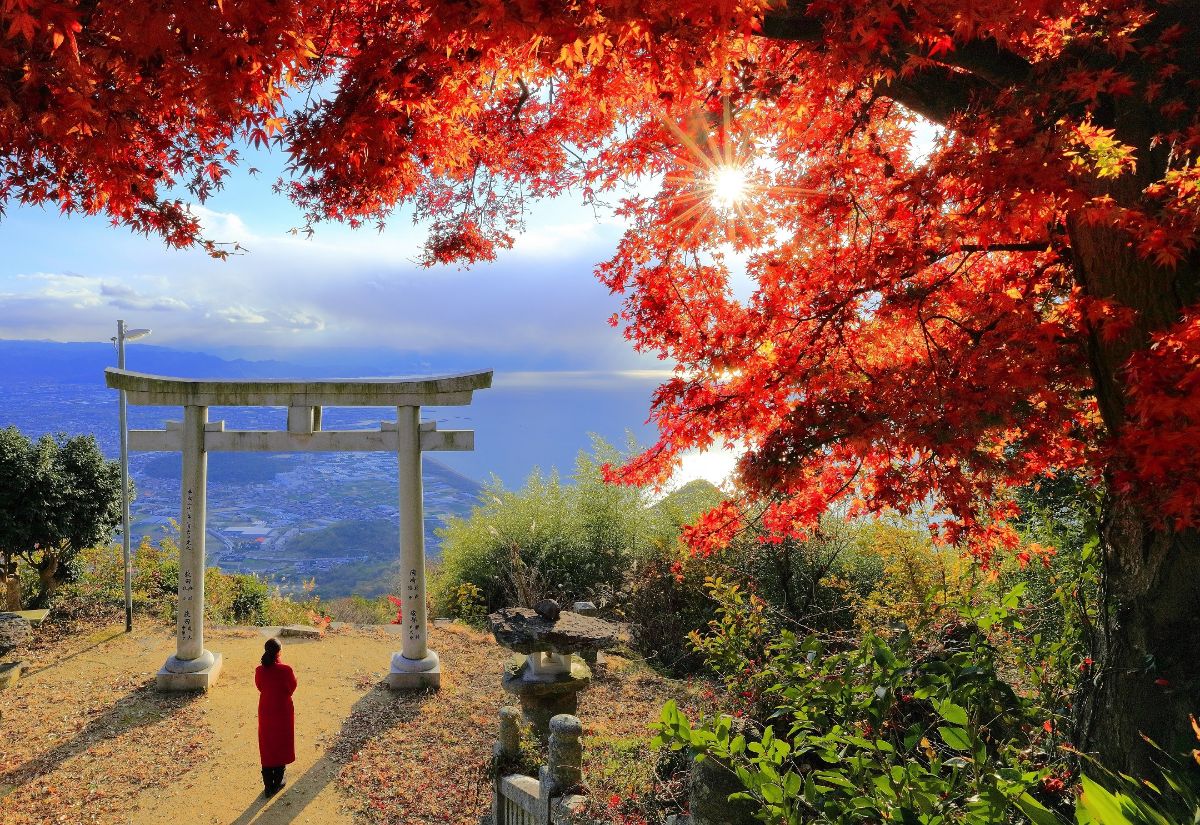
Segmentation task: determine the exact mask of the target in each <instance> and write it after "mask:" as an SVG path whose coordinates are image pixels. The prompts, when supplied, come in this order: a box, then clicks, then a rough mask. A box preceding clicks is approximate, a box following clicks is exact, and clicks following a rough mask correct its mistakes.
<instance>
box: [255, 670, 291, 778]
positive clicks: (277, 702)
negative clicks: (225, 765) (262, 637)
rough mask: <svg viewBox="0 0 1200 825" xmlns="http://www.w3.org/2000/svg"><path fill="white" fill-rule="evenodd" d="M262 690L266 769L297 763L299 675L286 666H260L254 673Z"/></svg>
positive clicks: (260, 749) (261, 741)
mask: <svg viewBox="0 0 1200 825" xmlns="http://www.w3.org/2000/svg"><path fill="white" fill-rule="evenodd" d="M254 686H255V687H257V688H258V755H259V758H260V759H261V760H262V766H263V767H264V768H277V767H279V766H281V765H290V764H292V763H293V762H295V761H296V711H295V708H294V707H293V706H292V694H293V693H295V692H296V674H294V673H292V669H291V668H290V667H288V666H287V665H285V664H282V663H280V662H277V663H275V664H273V665H271V666H270V667H264V666H263V665H259V666H258V668H257V669H256V670H255V671H254Z"/></svg>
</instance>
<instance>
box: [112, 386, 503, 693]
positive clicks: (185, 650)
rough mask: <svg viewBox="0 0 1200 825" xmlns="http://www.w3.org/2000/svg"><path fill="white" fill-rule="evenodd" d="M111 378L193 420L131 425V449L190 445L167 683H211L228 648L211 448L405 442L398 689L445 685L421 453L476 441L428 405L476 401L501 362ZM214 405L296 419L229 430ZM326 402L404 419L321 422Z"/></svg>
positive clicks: (332, 448)
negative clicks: (208, 574) (214, 593)
mask: <svg viewBox="0 0 1200 825" xmlns="http://www.w3.org/2000/svg"><path fill="white" fill-rule="evenodd" d="M104 378H105V382H106V383H107V384H108V386H109V387H110V388H112V389H116V390H124V391H125V393H126V398H127V399H128V402H129V403H130V404H136V405H143V406H176V405H177V406H182V407H183V421H181V422H180V421H168V422H167V427H166V429H165V430H133V431H132V432H130V434H129V448H130V449H131V450H141V451H178V452H182V453H183V479H182V484H181V487H182V510H181V517H180V519H179V531H180V537H179V539H180V540H179V605H178V609H177V611H176V613H177V619H176V633H175V644H176V647H175V655H174V656H171V657H170V658H168V659H167V661H166V664H164V665H163V667H162V669H161V670H159V672H158V680H157V684H158V688H159V690H196V689H206V688H208V686H209V685H211V684H212V683H213V682H214V681H216V678H217V676H218V675H219V674H220V672H221V654H220V653H212V652H210V651H208V650H206V649H205V648H204V534H205V528H206V522H205V499H206V490H205V488H206V485H207V477H208V453H210V452H222V451H231V452H273V453H286V452H311V451H321V452H342V451H352V452H365V451H390V452H394V453H396V457H397V460H398V462H399V470H400V485H399V486H400V508H399V509H400V566H401V571H402V575H403V576H404V592H403V593H402V595H401V599H402V601H403V604H404V627H403V633H404V641H403V649H402V650H401V651H400V652H398V653H395V654H394V655H393V656H392V662H391V671H390V672H389V673H388V676H387V680H386V681H387V683H388V685H389V686H391V687H393V688H401V689H402V688H426V687H434V688H436V687H440V686H441V677H442V672H441V664H440V662H439V661H438V656H437V653H435V652H434V651H432V650H430V649H429V646H428V627H427V617H426V615H425V612H426V611H425V525H424V518H423V514H422V501H421V497H422V491H421V453H422V452H426V451H430V450H473V449H474V448H475V433H474V432H473V431H471V430H448V431H439V430H438V429H437V425H436V424H435V423H434V422H422V421H421V407H425V406H434V407H436V406H450V405H465V404H470V403H471V394H472V392H473V391H475V390H481V389H487V388H488V387H490V386H491V385H492V373H491V371H490V370H488V371H485V372H476V373H465V374H462V375H450V376H442V377H434V376H430V377H420V378H403V379H392V378H359V379H350V380H320V381H303V380H288V379H282V380H229V381H226V380H219V379H214V380H208V379H192V378H169V377H166V376H160V375H144V374H141V373H136V372H129V371H128V370H120V369H112V368H109V369H107V370H105V373H104ZM209 407H287V411H288V416H287V430H279V431H254V430H226V429H225V422H224V421H209V420H208V408H209ZM323 407H395V408H396V420H395V421H394V422H388V421H385V422H383V423H382V424H381V426H380V428H379V429H378V430H323V429H321V409H322V408H323Z"/></svg>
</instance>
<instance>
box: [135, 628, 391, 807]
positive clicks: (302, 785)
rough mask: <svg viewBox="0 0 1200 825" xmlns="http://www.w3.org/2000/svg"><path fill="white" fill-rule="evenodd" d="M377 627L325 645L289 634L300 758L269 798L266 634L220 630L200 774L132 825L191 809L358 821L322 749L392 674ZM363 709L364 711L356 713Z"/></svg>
mask: <svg viewBox="0 0 1200 825" xmlns="http://www.w3.org/2000/svg"><path fill="white" fill-rule="evenodd" d="M388 636H389V634H386V633H383V632H379V631H373V632H368V631H355V632H347V633H339V634H336V635H333V636H331V637H329V638H326V639H322V640H320V641H292V640H287V639H285V640H284V644H285V646H284V651H283V656H282V660H283V661H285V662H287V663H288V664H289V665H291V666H292V668H293V669H294V670H295V671H296V674H297V678H298V680H299V682H300V686H299V688H298V689H297V691H296V695H295V697H294V701H295V705H296V762H295V764H293V765H290V766H289V767H288V771H287V783H288V784H287V786H286V787H285V788H284V790H283V791H282V792H280V793H279V794H277V795H276V796H275V797H274V798H273V799H270V800H268V799H265V798H264V797H263V795H262V778H261V776H260V774H259V763H258V739H257V727H256V725H257V722H256V718H257V717H256V712H257V711H256V709H257V707H258V691H257V690H256V689H255V687H254V668H255V667H256V666H257V665H258V663H259V660H258V657H259V656H260V655H261V654H262V643H263V641H264V640H265V639H266V634H263V633H255V632H251V631H242V630H237V631H220V630H218V631H215V632H213V633H211V634H210V635H209V642H208V647H209V648H210V649H212V650H219V651H220V652H221V653H222V655H223V656H224V660H225V661H224V667H223V671H222V673H221V677H220V679H219V680H218V682H217V684H216V685H215V686H214V687H213V688H212V689H211V690H210V691H209V692H208V695H207V696H206V697H205V699H204V700H203V702H202V707H203V713H204V718H205V721H206V722H207V724H208V726H209V728H210V729H211V731H212V734H213V738H212V741H211V742H210V744H209V748H208V756H207V759H206V760H205V764H204V769H203V770H194V771H189V772H188V773H186V774H184V775H182V776H181V777H180V778H179V780H178V781H176V782H174V783H172V784H170V785H168V786H167V787H166V788H164V789H162V790H161V791H160V792H158V793H154V794H150V795H148V796H147V797H145V798H143V799H141V800H139V803H140V804H139V806H138V808H137V810H135V811H134V813H133V815H132V817H131V822H133V823H134V825H159V823H162V822H163V821H164V812H168V811H172V812H180V813H182V812H184V811H187V812H188V813H187V816H186V818H187V821H188V822H189V823H196V825H227V823H233V825H251V823H254V824H255V825H284V824H285V823H293V822H294V823H298V825H299V824H300V823H313V824H314V825H316V824H317V823H329V824H330V825H334V823H351V822H353V817H352V816H351V815H350V814H348V813H343V812H342V802H343V797H342V795H341V794H340V793H339V792H338V789H337V784H336V782H335V781H334V780H335V779H336V777H337V774H338V771H339V769H340V767H341V766H340V764H338V763H337V762H335V761H334V760H333V759H331V758H328V757H327V756H326V754H325V750H326V748H327V747H328V746H329V745H330V744H332V743H333V742H334V741H335V740H336V739H337V737H338V736H339V733H340V730H341V728H342V726H343V722H344V720H346V719H347V718H348V717H350V716H351V712H352V711H354V710H355V709H356V708H355V706H356V704H359V703H361V702H363V700H364V698H365V697H367V696H369V695H370V694H371V689H372V688H373V687H374V685H375V683H376V682H378V681H379V679H380V678H381V677H382V675H383V673H385V672H386V669H387V664H388V661H389V660H390V658H391V653H392V650H393V648H395V647H396V645H397V641H396V640H395V639H394V638H389V637H388ZM364 710H365V708H363V707H359V708H358V709H357V711H358V712H359V713H362V712H363V711H364Z"/></svg>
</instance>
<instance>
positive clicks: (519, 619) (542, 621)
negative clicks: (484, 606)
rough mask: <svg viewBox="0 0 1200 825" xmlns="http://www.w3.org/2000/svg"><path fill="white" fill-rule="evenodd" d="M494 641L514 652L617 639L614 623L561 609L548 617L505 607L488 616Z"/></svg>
mask: <svg viewBox="0 0 1200 825" xmlns="http://www.w3.org/2000/svg"><path fill="white" fill-rule="evenodd" d="M488 621H489V622H490V624H491V626H492V635H494V636H495V637H496V641H497V642H498V643H499V644H501V645H503V646H504V647H507V648H508V649H509V650H515V651H516V652H518V653H560V654H567V653H576V652H578V651H581V650H603V649H605V648H609V647H612V646H613V645H615V644H616V643H617V627H616V625H614V624H610V623H609V622H606V621H604V620H602V619H594V618H591V617H589V616H580V615H579V614H578V613H571V612H569V611H564V612H562V613H560V614H559V616H558V619H557V620H556V621H550V620H548V619H547V618H546V617H545V616H541V615H539V614H538V613H537V611H535V610H530V609H529V608H528V607H506V608H504V609H503V610H497V611H496V612H495V613H493V614H492V615H490V616H488Z"/></svg>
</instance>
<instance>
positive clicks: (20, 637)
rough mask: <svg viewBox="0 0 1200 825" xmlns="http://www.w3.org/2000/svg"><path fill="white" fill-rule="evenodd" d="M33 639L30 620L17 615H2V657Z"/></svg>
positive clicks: (0, 618) (0, 621)
mask: <svg viewBox="0 0 1200 825" xmlns="http://www.w3.org/2000/svg"><path fill="white" fill-rule="evenodd" d="M31 638H33V629H32V628H31V627H30V626H29V620H28V619H26V618H24V617H23V616H18V615H16V614H15V613H0V656H3V655H4V654H5V653H8V652H9V651H10V650H12V649H13V648H16V647H20V646H21V645H23V644H25V643H26V642H28V641H29V640H30V639H31Z"/></svg>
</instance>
